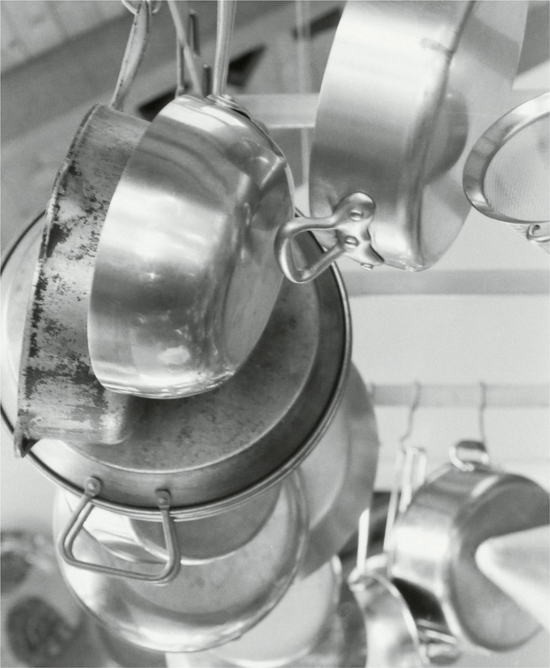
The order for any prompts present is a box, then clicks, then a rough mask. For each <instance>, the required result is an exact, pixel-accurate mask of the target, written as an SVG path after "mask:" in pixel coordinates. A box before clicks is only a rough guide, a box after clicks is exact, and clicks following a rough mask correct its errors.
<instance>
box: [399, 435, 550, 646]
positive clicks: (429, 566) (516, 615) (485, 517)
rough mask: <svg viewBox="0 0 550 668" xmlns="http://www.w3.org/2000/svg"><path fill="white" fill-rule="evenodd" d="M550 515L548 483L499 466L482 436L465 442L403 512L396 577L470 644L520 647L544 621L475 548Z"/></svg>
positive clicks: (429, 615)
mask: <svg viewBox="0 0 550 668" xmlns="http://www.w3.org/2000/svg"><path fill="white" fill-rule="evenodd" d="M548 515H549V495H548V492H547V491H546V490H544V489H543V488H542V487H540V486H539V485H538V484H536V483H535V482H533V481H532V480H529V479H527V478H524V477H522V476H519V475H514V474H510V473H504V472H502V471H499V470H497V469H495V468H493V467H492V466H491V465H490V463H489V458H488V455H487V452H486V450H485V448H484V446H483V444H482V443H479V442H477V441H462V442H460V443H458V444H457V445H456V446H455V447H454V448H453V450H452V453H451V463H450V464H448V465H446V466H444V467H443V468H442V469H441V470H439V471H437V472H435V473H434V474H433V475H432V476H431V477H429V478H428V480H427V481H426V482H425V484H423V485H422V486H421V487H420V488H419V489H418V490H417V491H416V493H415V494H414V496H413V498H412V500H411V502H410V505H409V506H408V508H407V509H406V510H405V512H403V513H402V514H401V515H399V517H398V518H397V520H396V522H395V524H394V528H393V530H392V533H391V534H390V536H389V547H388V551H389V572H390V574H391V578H392V580H393V581H394V583H395V584H396V585H397V586H398V588H399V589H400V591H401V592H402V594H403V595H404V596H405V598H406V600H407V601H408V603H409V604H410V605H411V607H413V608H415V609H416V610H417V611H418V610H420V611H421V612H422V617H423V618H424V619H426V620H427V621H428V622H429V623H431V624H432V625H433V626H434V627H435V628H437V626H438V625H439V626H442V627H448V629H450V631H451V633H452V634H453V635H454V636H455V637H456V638H457V639H458V641H459V642H460V643H461V644H462V645H464V646H465V647H470V648H479V647H481V648H485V649H489V650H494V651H507V650H511V649H513V648H515V647H519V646H520V645H522V644H523V643H525V642H526V641H527V640H529V638H531V637H532V636H533V635H534V634H535V633H536V632H537V631H538V630H539V628H540V627H539V626H538V624H537V623H536V621H535V620H534V619H533V618H532V617H531V616H530V615H529V614H527V613H525V612H524V611H523V610H522V609H521V608H520V607H519V606H518V605H517V604H516V603H515V602H514V601H513V600H512V599H510V598H509V597H508V596H507V595H506V594H505V593H504V592H502V591H501V590H500V589H499V588H498V587H496V586H495V585H494V584H493V583H492V582H491V581H490V580H489V579H487V578H486V577H485V576H484V575H483V574H482V572H481V571H480V570H479V568H478V567H477V565H476V561H475V554H476V551H477V548H478V546H479V545H480V544H481V543H483V542H484V541H485V540H487V539H488V538H491V537H494V536H500V535H504V534H508V533H511V532H514V531H521V530H524V529H528V528H531V527H536V526H541V525H543V524H547V523H548Z"/></svg>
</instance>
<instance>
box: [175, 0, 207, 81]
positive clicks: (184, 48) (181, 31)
mask: <svg viewBox="0 0 550 668" xmlns="http://www.w3.org/2000/svg"><path fill="white" fill-rule="evenodd" d="M168 9H169V10H170V14H171V15H172V21H173V23H174V28H175V30H176V36H177V38H178V53H179V54H180V55H179V56H178V57H179V58H181V57H182V56H183V61H184V62H185V66H186V67H187V71H188V72H189V77H190V78H191V84H192V86H193V90H194V91H195V92H197V93H198V92H200V90H201V85H202V82H201V78H200V76H199V73H198V71H197V68H196V65H195V61H194V60H193V52H192V50H191V46H190V45H189V41H188V39H187V34H186V32H185V27H184V25H183V21H182V19H181V15H180V10H179V9H178V6H177V5H176V2H175V0H168ZM183 61H182V63H181V72H183ZM178 70H180V68H179V67H178ZM181 78H182V76H180V75H179V74H178V90H181V91H182V93H183V88H184V85H183V83H184V82H183V81H180V79H181ZM182 93H180V94H182Z"/></svg>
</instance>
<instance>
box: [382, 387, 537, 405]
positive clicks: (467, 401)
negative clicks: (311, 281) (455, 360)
mask: <svg viewBox="0 0 550 668" xmlns="http://www.w3.org/2000/svg"><path fill="white" fill-rule="evenodd" d="M416 387H417V386H416V384H414V383H413V384H411V385H371V386H370V388H371V397H372V400H373V402H374V404H375V405H376V406H410V405H411V403H412V401H413V398H414V396H415V393H416V391H417V390H416ZM483 387H484V394H485V400H484V408H499V407H501V408H548V407H549V405H550V388H549V387H548V385H547V384H546V383H539V384H529V385H527V384H526V385H504V384H493V385H491V384H487V383H484V384H483ZM479 405H480V385H479V384H477V385H436V384H433V385H425V384H422V393H421V397H420V399H419V400H418V407H420V406H421V407H423V408H451V407H454V408H462V407H464V408H472V407H473V408H475V407H478V406H479Z"/></svg>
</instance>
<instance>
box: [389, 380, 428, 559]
mask: <svg viewBox="0 0 550 668" xmlns="http://www.w3.org/2000/svg"><path fill="white" fill-rule="evenodd" d="M420 390H421V387H420V383H419V382H418V381H415V392H414V395H413V400H412V403H411V406H410V409H409V419H408V422H407V428H406V430H405V432H404V434H403V436H401V438H400V439H399V446H400V447H399V450H398V452H397V458H396V463H395V476H394V480H393V486H392V489H391V493H390V501H389V505H388V518H387V520H386V529H385V533H384V551H386V550H387V548H388V544H389V539H390V535H391V532H392V530H393V525H394V524H395V520H396V519H397V513H398V511H399V493H400V491H401V487H402V482H403V473H404V465H405V460H406V448H405V442H406V441H407V440H408V439H409V438H410V436H411V434H412V429H413V423H414V416H415V413H416V411H417V409H418V406H419V405H420Z"/></svg>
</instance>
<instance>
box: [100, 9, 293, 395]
mask: <svg viewBox="0 0 550 668" xmlns="http://www.w3.org/2000/svg"><path fill="white" fill-rule="evenodd" d="M234 9H235V2H234V0H231V1H229V0H223V1H222V2H219V3H218V32H217V45H216V58H215V63H214V75H213V94H212V95H211V96H209V97H208V98H206V99H205V98H199V97H194V96H191V95H181V96H179V97H177V98H176V99H175V100H173V101H172V102H170V103H169V104H168V105H167V106H166V107H165V108H164V109H163V110H162V111H161V112H160V113H159V114H158V115H157V116H156V118H155V119H154V120H153V121H152V122H151V124H150V125H149V127H148V128H147V130H146V131H145V134H144V135H143V137H142V139H141V141H140V143H139V144H138V146H137V148H136V149H135V151H134V153H133V154H132V155H131V157H130V159H129V160H128V163H127V165H126V168H125V170H124V172H123V174H122V177H121V179H120V181H119V183H118V185H117V188H116V191H115V193H114V195H113V198H112V200H111V203H110V207H109V210H108V212H107V216H106V219H105V223H104V225H103V229H102V232H101V237H100V241H99V245H98V251H97V259H96V266H95V273H94V278H93V284H92V291H91V298H90V308H89V315H88V344H89V351H90V358H91V362H92V368H93V371H94V373H95V375H96V377H97V378H98V380H99V382H100V383H101V384H102V385H103V386H104V387H105V388H107V389H109V390H112V391H114V392H122V393H125V394H133V395H136V396H142V397H150V398H156V399H163V398H167V399H168V398H177V397H184V396H189V395H193V394H198V393H200V392H204V391H206V390H210V389H212V388H214V387H216V386H218V385H220V384H221V383H223V382H224V381H225V380H227V379H228V378H230V377H231V376H232V375H233V374H234V373H235V372H236V371H237V369H239V368H240V366H241V365H242V364H243V363H244V361H245V360H246V359H247V358H248V356H249V355H250V353H251V351H252V349H253V348H254V346H255V345H256V343H257V341H258V339H259V338H260V336H261V334H262V332H263V330H264V328H265V325H266V323H267V321H268V319H269V316H270V314H271V312H272V310H273V307H274V304H275V300H276V298H277V295H278V293H279V288H280V286H281V283H282V278H283V276H282V274H281V271H280V270H279V267H278V265H277V261H276V259H275V256H274V253H273V245H274V240H275V235H276V232H277V230H278V228H279V227H280V226H281V224H282V223H283V222H285V221H286V220H288V219H289V218H291V217H292V215H293V183H292V176H291V173H290V170H289V167H288V165H287V162H286V159H285V157H284V156H283V154H282V152H281V151H280V150H279V148H278V147H277V146H276V145H275V144H274V143H273V141H272V140H271V139H270V138H269V137H268V136H267V134H266V133H265V132H264V130H263V129H262V128H261V127H260V126H258V125H257V124H256V123H255V122H254V121H253V120H251V118H250V117H249V116H248V115H247V114H246V112H245V111H244V110H242V109H240V108H239V107H237V106H236V105H235V104H233V102H232V101H231V100H230V99H229V98H227V97H226V96H224V94H223V89H224V86H225V80H226V75H227V67H228V56H229V37H230V34H231V29H232V22H233V15H234Z"/></svg>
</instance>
